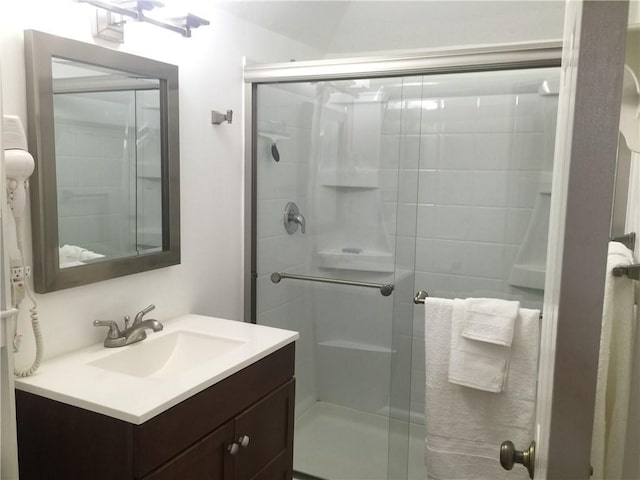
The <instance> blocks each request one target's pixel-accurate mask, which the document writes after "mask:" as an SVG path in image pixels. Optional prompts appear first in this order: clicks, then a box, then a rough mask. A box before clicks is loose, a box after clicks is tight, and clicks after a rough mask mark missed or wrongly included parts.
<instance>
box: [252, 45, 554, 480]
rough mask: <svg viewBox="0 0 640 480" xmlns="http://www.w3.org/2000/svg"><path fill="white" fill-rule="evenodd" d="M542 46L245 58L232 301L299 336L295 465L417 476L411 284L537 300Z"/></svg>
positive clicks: (314, 474)
mask: <svg viewBox="0 0 640 480" xmlns="http://www.w3.org/2000/svg"><path fill="white" fill-rule="evenodd" d="M559 54H560V51H559V48H558V46H557V45H555V44H553V45H552V44H545V45H537V46H535V48H534V46H528V47H522V48H519V49H517V50H516V49H513V48H511V49H502V50H500V49H495V50H491V51H477V50H476V51H472V52H469V51H467V52H463V53H460V52H458V53H457V54H451V55H447V56H443V55H430V56H426V57H414V59H413V60H414V61H408V60H407V57H404V59H403V60H402V62H399V63H398V62H396V63H395V64H393V62H392V65H391V67H393V68H389V69H387V70H384V69H383V68H382V67H381V66H380V65H375V66H374V67H371V64H370V63H363V62H361V61H360V60H356V61H354V62H353V63H351V64H350V63H349V62H346V61H341V62H338V63H339V65H342V66H343V67H344V66H345V65H350V68H351V70H348V69H347V70H346V71H344V72H340V71H337V70H340V67H338V69H337V70H336V69H335V68H334V69H331V68H323V64H322V62H300V65H295V64H293V65H291V64H286V65H285V64H279V65H274V66H259V67H249V68H247V69H246V71H245V75H246V78H247V82H248V83H249V87H248V91H249V93H250V97H251V102H250V106H251V111H250V113H251V115H250V124H249V127H250V128H251V133H252V135H251V148H250V149H249V150H250V154H251V175H250V176H249V177H248V181H249V182H250V188H251V199H252V202H251V215H250V217H251V219H250V223H251V224H250V225H248V227H249V228H248V230H249V231H250V235H251V241H250V242H249V243H248V248H249V250H250V251H248V252H247V254H248V258H250V259H251V261H250V262H248V265H247V267H248V268H250V269H251V274H250V275H249V276H248V277H249V278H250V279H251V288H250V289H249V290H248V291H249V297H248V298H247V314H248V315H251V318H252V321H254V322H257V323H259V324H264V325H271V326H277V327H282V328H288V329H292V330H297V331H299V332H300V340H299V342H298V343H297V345H296V379H297V385H296V430H295V437H294V439H295V449H294V469H295V470H296V471H297V472H299V474H300V476H301V478H320V479H336V480H337V479H350V480H354V479H363V480H364V479H366V480H374V479H380V480H382V479H424V478H425V477H426V473H425V467H424V460H423V458H424V437H425V434H424V430H425V426H424V417H425V415H424V410H425V404H424V402H425V383H426V381H425V375H426V373H425V361H424V352H425V341H424V310H423V307H422V306H421V305H419V304H416V303H414V296H415V294H416V291H417V290H426V291H427V292H428V293H429V295H431V296H438V297H445V298H454V297H463V298H464V297H495V298H505V299H517V300H519V301H520V302H521V305H522V306H524V307H532V308H541V306H542V298H543V285H544V265H545V255H546V239H547V230H548V222H549V200H550V194H551V190H550V188H551V170H552V162H553V148H554V135H555V122H556V114H557V99H558V97H557V93H558V85H557V80H558V78H559V68H558V65H559V61H560V57H559ZM387 66H388V65H387ZM343 70H345V69H344V68H343ZM354 71H358V74H354V73H353V72H354ZM531 427H533V426H531ZM496 447H498V446H496ZM509 475H511V477H510V478H513V475H514V474H513V473H510V474H509ZM516 478H517V475H516Z"/></svg>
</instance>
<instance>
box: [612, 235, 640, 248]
mask: <svg viewBox="0 0 640 480" xmlns="http://www.w3.org/2000/svg"><path fill="white" fill-rule="evenodd" d="M611 241H612V242H620V243H621V244H623V245H624V246H625V247H627V248H628V249H629V250H634V249H635V248H636V232H631V233H625V234H624V235H620V236H619V237H613V238H612V239H611Z"/></svg>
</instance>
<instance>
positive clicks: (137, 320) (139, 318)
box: [133, 303, 156, 325]
mask: <svg viewBox="0 0 640 480" xmlns="http://www.w3.org/2000/svg"><path fill="white" fill-rule="evenodd" d="M155 308H156V306H155V305H154V304H153V303H152V304H151V305H149V306H148V307H146V308H143V309H142V310H140V311H139V312H138V313H136V316H135V317H134V319H133V324H134V325H137V324H138V323H140V322H141V321H142V317H144V316H145V315H146V314H147V313H149V312H150V311H151V310H154V309H155Z"/></svg>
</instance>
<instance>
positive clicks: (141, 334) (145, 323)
mask: <svg viewBox="0 0 640 480" xmlns="http://www.w3.org/2000/svg"><path fill="white" fill-rule="evenodd" d="M154 308H156V306H155V305H149V306H148V307H147V308H145V309H143V310H140V311H139V312H138V313H137V314H136V316H135V317H134V319H133V324H132V325H131V327H129V316H126V317H124V330H120V327H118V324H117V323H116V322H114V321H113V320H95V321H94V322H93V325H94V326H95V327H109V332H107V337H106V338H105V339H104V346H105V347H107V348H114V347H124V346H125V345H131V344H132V343H136V342H140V341H142V340H144V339H145V338H147V332H146V331H145V330H147V329H149V330H153V331H154V332H159V331H160V330H162V329H163V325H162V324H161V323H160V322H159V321H157V320H154V319H152V318H150V319H148V320H142V317H144V316H145V315H146V314H147V313H149V312H150V311H151V310H153V309H154Z"/></svg>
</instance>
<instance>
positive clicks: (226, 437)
mask: <svg viewBox="0 0 640 480" xmlns="http://www.w3.org/2000/svg"><path fill="white" fill-rule="evenodd" d="M232 442H233V422H228V423H226V424H225V425H223V426H222V427H220V428H219V429H217V430H216V431H214V432H213V433H211V434H209V435H207V436H206V437H204V438H203V439H202V440H200V441H199V442H198V443H196V444H195V445H194V446H193V447H191V448H188V449H187V450H185V451H184V452H182V453H181V454H180V455H178V456H177V457H176V458H174V459H173V460H171V461H170V462H169V463H167V464H165V465H163V466H162V467H160V468H159V469H158V470H156V471H155V472H153V473H151V474H150V475H147V476H146V477H144V480H177V479H184V480H187V479H198V480H232V479H233V469H232V463H233V457H232V456H231V455H229V453H228V452H227V446H228V445H229V444H230V443H232Z"/></svg>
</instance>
